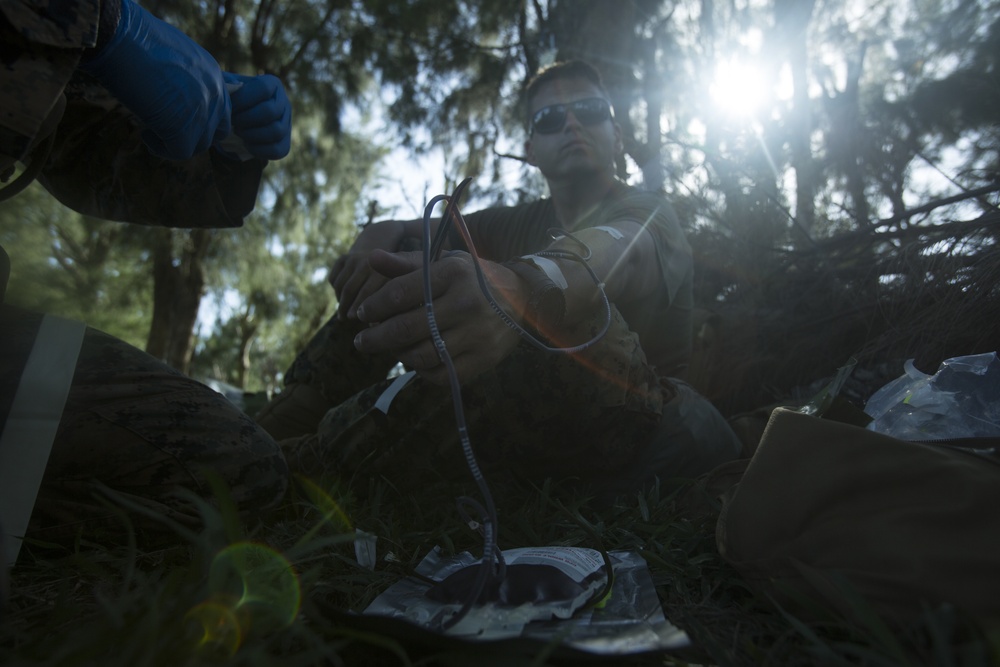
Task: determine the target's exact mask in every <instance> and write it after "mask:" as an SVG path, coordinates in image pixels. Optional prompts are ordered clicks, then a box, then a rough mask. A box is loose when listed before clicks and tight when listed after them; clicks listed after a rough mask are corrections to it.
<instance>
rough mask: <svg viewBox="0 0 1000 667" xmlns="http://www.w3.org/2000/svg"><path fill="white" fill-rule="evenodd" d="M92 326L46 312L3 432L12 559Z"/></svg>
mask: <svg viewBox="0 0 1000 667" xmlns="http://www.w3.org/2000/svg"><path fill="white" fill-rule="evenodd" d="M86 329H87V326H86V325H85V324H84V323H83V322H76V321H74V320H67V319H63V318H61V317H56V316H54V315H45V316H44V317H43V318H42V323H41V325H40V326H39V328H38V335H37V336H36V337H35V344H34V345H33V346H32V348H31V352H30V353H29V354H28V361H27V363H26V364H25V366H24V372H23V373H22V374H21V381H20V382H19V383H18V385H17V391H16V392H15V394H14V401H13V402H12V403H11V406H10V413H9V414H8V415H7V423H6V425H5V426H4V429H3V434H0V523H2V524H3V531H4V533H6V535H5V539H4V542H5V543H6V551H7V553H6V557H7V564H8V565H13V564H14V562H15V561H16V560H17V556H18V554H19V553H20V551H21V543H22V539H23V537H24V533H25V531H26V530H27V529H28V521H29V520H30V519H31V511H32V510H33V509H34V507H35V500H36V499H37V498H38V489H39V488H40V487H41V484H42V475H43V474H44V473H45V466H46V465H47V464H48V462H49V453H50V452H51V451H52V443H53V441H54V440H55V437H56V431H57V430H58V429H59V421H60V420H61V419H62V413H63V408H64V407H65V406H66V397H67V396H69V388H70V385H71V384H72V382H73V374H74V373H75V372H76V360H77V358H78V357H79V356H80V347H81V345H82V344H83V334H84V332H85V331H86Z"/></svg>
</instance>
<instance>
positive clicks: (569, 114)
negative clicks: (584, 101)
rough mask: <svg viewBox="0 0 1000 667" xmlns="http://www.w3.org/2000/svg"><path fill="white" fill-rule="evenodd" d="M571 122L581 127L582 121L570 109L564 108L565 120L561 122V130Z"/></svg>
mask: <svg viewBox="0 0 1000 667" xmlns="http://www.w3.org/2000/svg"><path fill="white" fill-rule="evenodd" d="M570 123H572V124H573V125H574V126H575V127H583V123H581V122H580V120H579V119H578V118H577V117H576V114H574V113H573V110H572V109H566V122H565V123H564V124H563V130H565V129H566V128H567V127H569V126H570Z"/></svg>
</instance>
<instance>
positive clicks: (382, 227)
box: [326, 220, 403, 320]
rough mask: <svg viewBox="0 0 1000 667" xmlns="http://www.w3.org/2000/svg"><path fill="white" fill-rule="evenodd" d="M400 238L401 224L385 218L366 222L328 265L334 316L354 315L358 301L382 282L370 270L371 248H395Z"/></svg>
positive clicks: (382, 282)
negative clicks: (346, 249) (344, 249)
mask: <svg viewBox="0 0 1000 667" xmlns="http://www.w3.org/2000/svg"><path fill="white" fill-rule="evenodd" d="M402 241H403V224H402V223H401V222H399V221H396V220H386V221H384V222H379V223H376V224H374V225H368V226H367V227H365V228H364V229H362V230H361V234H360V235H359V236H358V238H357V239H356V240H355V241H354V245H352V246H351V249H350V251H348V253H347V254H346V255H341V256H340V257H338V258H337V261H335V262H334V263H333V266H332V267H330V273H329V274H328V275H327V277H326V279H327V281H329V283H330V285H332V286H333V289H334V291H335V292H336V293H337V302H338V303H337V316H338V317H340V319H342V320H343V319H352V320H353V319H356V318H357V310H358V308H357V307H358V305H360V304H361V302H362V301H364V300H365V299H367V298H368V297H369V296H371V295H372V294H374V293H375V292H376V291H377V290H378V289H379V288H380V287H382V285H384V284H385V282H386V277H385V276H383V275H381V274H378V273H375V272H373V271H372V269H371V266H370V265H369V264H368V257H369V255H371V253H372V252H373V251H375V250H385V251H387V252H395V251H396V250H397V249H399V244H400V243H401V242H402Z"/></svg>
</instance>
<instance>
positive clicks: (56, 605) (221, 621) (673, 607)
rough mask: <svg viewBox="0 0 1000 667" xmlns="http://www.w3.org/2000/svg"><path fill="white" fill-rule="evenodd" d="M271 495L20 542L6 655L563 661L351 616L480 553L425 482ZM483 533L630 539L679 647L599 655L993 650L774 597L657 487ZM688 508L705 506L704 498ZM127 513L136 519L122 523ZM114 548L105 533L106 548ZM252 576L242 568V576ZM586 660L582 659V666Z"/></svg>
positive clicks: (540, 541)
mask: <svg viewBox="0 0 1000 667" xmlns="http://www.w3.org/2000/svg"><path fill="white" fill-rule="evenodd" d="M298 489H299V491H298V493H297V494H296V495H295V497H294V498H292V499H290V500H289V501H288V502H287V504H285V505H284V506H283V507H281V508H279V509H278V510H276V511H275V512H273V513H272V514H270V515H268V516H265V517H262V520H261V521H260V522H259V523H258V524H256V525H254V526H252V527H247V526H245V525H244V524H242V523H241V522H240V521H239V520H238V519H237V518H236V516H235V513H234V512H233V510H232V508H231V507H230V505H229V503H228V502H226V500H225V495H224V494H222V495H221V496H220V497H221V498H222V500H221V501H220V502H217V503H214V504H209V503H205V502H200V501H199V502H200V505H201V511H202V514H203V516H204V518H205V521H204V529H203V530H201V531H200V532H191V531H188V530H186V529H184V528H182V527H180V526H175V527H174V532H175V533H176V535H177V536H176V539H175V540H174V541H173V543H172V544H170V545H168V546H165V547H162V548H159V549H140V548H137V547H136V544H139V543H142V542H143V541H144V540H143V539H142V538H143V535H141V534H140V535H138V536H136V535H134V534H133V533H132V532H131V529H130V526H131V525H140V524H141V523H142V522H143V521H149V520H151V517H148V516H144V515H142V513H141V512H140V510H139V508H126V509H127V510H128V512H130V513H131V514H130V516H132V520H129V519H126V518H125V516H126V515H125V513H124V512H123V523H122V527H123V528H122V531H121V533H122V535H124V536H125V537H124V538H123V537H122V535H116V536H113V537H112V536H105V538H104V539H101V540H100V544H98V543H97V542H96V541H93V538H92V540H91V541H83V542H81V543H80V544H78V545H77V546H76V547H75V548H74V549H71V550H67V549H56V548H52V547H51V546H50V547H45V546H42V545H32V544H29V545H26V546H25V550H24V552H23V553H22V558H21V561H20V562H19V564H18V566H17V568H15V569H14V570H13V572H12V581H11V588H12V591H11V599H10V601H9V604H8V606H7V609H6V611H5V614H4V616H3V620H2V621H0V664H3V665H9V666H11V667H13V666H15V665H99V666H101V667H114V666H117V665H122V666H125V665H127V666H129V667H138V666H142V665H170V666H174V665H281V666H282V667H285V666H294V665H469V664H474V665H477V666H483V667H492V666H494V665H497V666H499V665H545V664H577V663H574V662H573V661H569V662H567V660H566V659H564V658H562V657H560V655H559V652H558V651H556V650H555V647H552V646H550V647H536V649H534V650H527V651H526V650H523V649H520V650H513V649H511V650H494V649H490V650H489V651H483V650H482V648H481V647H474V648H472V649H469V648H467V646H466V645H464V644H463V645H456V643H455V642H445V641H440V642H435V641H430V642H427V641H414V640H412V639H410V638H405V637H403V636H401V635H400V634H399V633H398V632H395V631H394V630H392V629H391V628H389V627H387V628H386V629H385V630H384V631H378V630H375V631H372V630H371V629H370V628H369V629H366V630H360V629H357V628H355V627H353V626H352V624H351V623H346V622H344V618H343V616H342V612H344V611H347V610H354V611H360V610H361V609H363V608H364V607H365V606H367V604H368V603H369V602H370V601H371V600H372V599H374V597H375V596H376V595H378V594H379V593H380V592H382V591H383V590H384V589H385V588H387V587H388V586H389V585H391V584H392V583H393V582H394V581H396V580H397V579H399V578H400V577H404V576H406V575H407V574H408V572H410V571H411V570H412V568H413V567H415V566H416V564H417V563H418V562H419V561H420V559H421V558H423V556H424V555H425V554H426V553H427V552H428V551H429V550H430V549H431V548H432V547H433V546H435V545H441V546H442V547H444V548H445V549H446V550H449V551H456V552H457V551H462V550H466V549H468V550H470V551H472V552H473V553H476V554H478V553H479V552H480V550H481V544H480V538H479V536H478V535H477V534H476V533H474V532H472V531H471V530H469V529H468V528H467V527H466V526H465V525H464V524H463V523H462V521H461V520H460V519H459V516H458V513H457V512H456V510H455V505H454V498H455V497H456V496H457V495H459V494H461V493H468V492H469V491H470V489H468V488H464V489H460V488H454V487H444V486H440V487H435V488H429V489H427V490H426V492H425V493H423V494H421V496H420V497H418V498H412V497H407V498H400V497H398V496H397V495H396V493H395V492H394V490H393V488H392V486H391V485H389V484H386V483H376V482H372V483H371V484H370V486H369V488H368V489H366V490H365V491H366V493H365V498H366V500H365V501H364V502H360V501H358V500H354V499H352V497H351V496H350V495H349V494H347V493H344V492H341V491H339V490H337V489H336V488H335V487H334V486H332V485H318V484H317V485H309V484H306V485H300V486H299V487H298ZM494 492H495V493H496V495H497V498H498V508H499V512H500V517H499V522H500V543H501V544H500V546H501V547H502V548H512V547H517V546H531V545H573V546H584V547H590V548H604V549H608V550H613V549H629V550H635V551H638V552H640V553H641V554H642V555H643V556H644V558H645V559H646V561H647V563H648V565H649V568H650V571H651V573H652V575H653V579H654V583H655V585H656V589H657V593H658V594H659V597H660V600H661V602H662V603H663V606H664V610H665V612H666V614H667V617H668V619H670V620H671V621H672V622H673V623H674V624H676V625H678V626H680V627H682V628H684V629H685V630H686V631H687V632H688V634H689V635H690V636H691V638H692V640H693V643H694V646H693V647H692V648H690V649H686V650H684V651H683V652H678V653H665V654H660V655H652V656H641V657H634V658H621V659H615V660H603V661H601V664H615V665H633V664H636V665H686V664H716V665H776V666H778V665H780V666H786V665H817V664H823V665H856V664H866V665H940V666H942V667H943V666H955V667H959V666H965V665H969V666H973V665H992V664H998V663H1000V624H994V625H992V626H991V625H989V624H984V623H974V622H972V621H970V620H969V619H966V618H964V617H962V615H961V614H959V613H958V612H956V611H955V610H953V609H949V608H946V607H942V608H938V609H930V608H928V609H926V610H925V611H924V614H923V617H922V618H921V619H920V621H919V622H916V623H912V624H909V625H905V626H899V625H890V624H888V622H887V621H886V620H884V619H882V618H881V617H880V616H879V615H878V614H877V613H875V611H874V610H873V609H871V608H870V607H869V606H867V605H866V603H865V602H864V601H863V600H860V599H859V600H857V601H856V608H855V610H854V611H855V613H854V614H852V618H853V619H854V620H853V622H848V621H846V620H845V619H844V618H843V617H838V616H837V615H836V614H834V613H832V612H826V611H823V610H817V611H816V612H814V613H812V614H809V616H808V619H809V620H806V617H805V616H802V615H800V614H801V610H799V611H795V612H793V611H792V610H790V609H783V608H780V607H779V606H777V605H776V604H775V603H773V602H772V601H771V600H769V599H768V598H767V597H765V596H763V595H761V594H760V592H759V591H756V590H755V589H754V588H753V587H751V586H749V585H748V584H747V582H746V581H744V579H743V578H742V577H741V576H740V575H739V573H737V572H736V571H734V570H733V569H732V568H731V567H730V566H729V565H728V564H727V563H726V562H725V561H723V560H722V559H721V558H720V556H719V554H718V552H717V551H716V547H715V539H714V522H715V518H716V517H715V514H714V512H713V511H712V509H711V508H710V507H709V506H703V507H702V510H701V511H692V509H691V506H690V504H689V503H680V502H677V497H676V496H664V495H661V494H660V492H659V491H658V490H656V489H654V490H652V491H650V492H648V493H645V494H642V495H640V496H636V497H634V498H631V499H627V500H622V501H620V502H619V503H618V504H616V505H615V506H613V507H605V508H603V509H600V510H597V509H594V508H592V507H590V506H589V505H587V504H586V503H584V502H582V501H581V500H580V499H578V498H574V497H572V496H570V495H567V494H561V493H559V490H558V489H556V488H552V487H545V488H543V489H527V488H523V487H512V488H505V489H499V490H498V489H494ZM705 507H708V509H707V511H706V510H705ZM136 519H141V520H136ZM354 529H362V530H365V531H367V532H370V533H374V534H376V535H377V536H378V543H377V549H378V557H379V560H378V563H377V565H376V567H375V569H374V571H369V570H367V569H363V568H361V567H359V566H358V565H357V563H356V560H355V557H354V547H353V536H354ZM109 545H113V546H109ZM248 572H249V573H252V574H247V573H248ZM595 664H597V663H596V662H595Z"/></svg>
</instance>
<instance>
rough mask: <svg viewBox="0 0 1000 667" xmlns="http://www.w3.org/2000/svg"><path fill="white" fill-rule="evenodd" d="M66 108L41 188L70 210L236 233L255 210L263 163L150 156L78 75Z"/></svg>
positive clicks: (107, 98)
mask: <svg viewBox="0 0 1000 667" xmlns="http://www.w3.org/2000/svg"><path fill="white" fill-rule="evenodd" d="M66 97H67V100H68V102H67V105H66V112H65V113H64V114H63V119H62V122H61V123H60V124H59V128H58V130H57V132H58V134H57V137H56V141H55V144H54V146H53V148H52V152H51V154H50V155H49V158H48V162H47V163H46V165H45V167H44V168H43V169H42V172H41V174H40V175H39V177H38V180H39V182H40V183H41V184H42V185H43V186H45V188H46V189H47V190H48V191H49V192H51V193H52V194H53V195H54V196H55V197H56V198H57V199H59V201H61V202H62V203H63V204H65V205H66V206H68V207H70V208H72V209H73V210H76V211H79V212H81V213H85V214H87V215H92V216H95V217H100V218H104V219H106V220H118V221H122V222H132V223H137V224H144V225H157V226H163V227H238V226H240V225H241V224H242V223H243V218H244V217H246V216H247V215H248V214H249V213H250V212H251V211H252V210H253V208H254V204H255V203H256V200H257V191H258V188H259V186H260V179H261V175H262V173H263V170H264V167H265V166H266V165H267V161H266V160H261V159H253V160H249V161H247V162H240V161H238V160H230V159H226V158H224V157H221V156H220V155H219V154H218V153H217V152H216V151H215V150H214V149H213V150H210V151H208V152H206V153H203V154H201V155H196V156H195V157H193V158H191V159H189V160H166V159H163V158H159V157H157V156H155V155H152V154H151V153H149V151H148V150H147V149H146V146H145V144H143V142H142V139H141V137H140V127H139V125H138V124H137V122H136V119H135V117H134V116H133V115H132V114H131V113H130V112H129V111H128V110H127V109H126V108H125V107H123V106H122V105H121V104H120V103H119V102H118V101H117V100H115V99H114V98H113V97H111V95H109V94H108V93H107V91H105V90H104V88H102V87H101V86H100V85H99V84H97V83H96V82H94V81H93V80H92V79H89V77H86V75H84V74H80V75H78V76H77V77H76V78H74V79H73V80H72V81H71V82H70V85H69V86H67V88H66Z"/></svg>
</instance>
